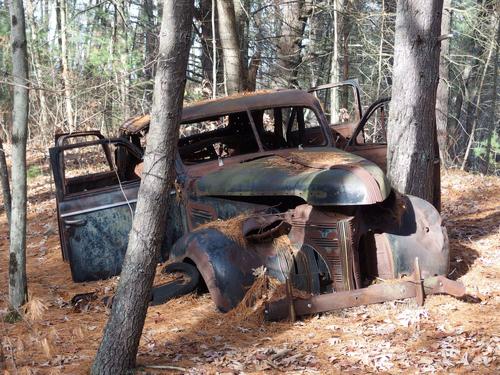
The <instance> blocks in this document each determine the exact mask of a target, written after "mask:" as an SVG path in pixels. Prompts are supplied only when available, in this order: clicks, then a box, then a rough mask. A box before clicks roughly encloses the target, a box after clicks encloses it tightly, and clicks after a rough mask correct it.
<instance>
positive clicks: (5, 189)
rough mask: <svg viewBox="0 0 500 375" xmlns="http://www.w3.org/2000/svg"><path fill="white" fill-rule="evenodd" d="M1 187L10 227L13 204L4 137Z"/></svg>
mask: <svg viewBox="0 0 500 375" xmlns="http://www.w3.org/2000/svg"><path fill="white" fill-rule="evenodd" d="M0 185H2V197H3V208H4V210H5V215H6V216H7V221H8V223H9V226H10V218H11V214H10V213H11V207H12V203H11V195H10V183H9V169H8V168H7V160H6V158H5V150H4V149H3V143H2V137H0Z"/></svg>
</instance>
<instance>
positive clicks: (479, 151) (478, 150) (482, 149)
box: [473, 132, 500, 164]
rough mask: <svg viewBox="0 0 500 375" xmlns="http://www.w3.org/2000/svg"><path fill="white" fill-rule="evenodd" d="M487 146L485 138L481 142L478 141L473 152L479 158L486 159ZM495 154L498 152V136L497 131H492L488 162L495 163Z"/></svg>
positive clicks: (499, 143) (499, 147) (499, 150)
mask: <svg viewBox="0 0 500 375" xmlns="http://www.w3.org/2000/svg"><path fill="white" fill-rule="evenodd" d="M487 147H488V140H487V139H485V140H483V141H482V142H480V143H479V144H478V145H477V146H476V147H475V148H474V149H473V153H474V156H475V157H476V158H481V159H483V160H486V157H487V155H486V151H487ZM495 154H500V136H499V135H498V133H496V132H495V133H494V134H493V136H492V138H491V150H490V155H489V157H490V162H493V164H494V163H495V159H494V156H495Z"/></svg>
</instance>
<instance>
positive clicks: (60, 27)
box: [56, 0, 75, 132]
mask: <svg viewBox="0 0 500 375" xmlns="http://www.w3.org/2000/svg"><path fill="white" fill-rule="evenodd" d="M56 15H57V31H58V34H59V48H60V53H61V56H60V60H61V76H62V79H63V91H64V104H65V110H66V123H67V125H68V130H69V131H70V132H72V131H74V130H75V124H74V117H73V116H74V114H73V104H72V102H71V88H70V87H71V84H70V79H69V68H68V43H67V40H66V33H67V30H66V19H67V15H66V0H57V2H56Z"/></svg>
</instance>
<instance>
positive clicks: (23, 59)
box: [9, 0, 28, 310]
mask: <svg viewBox="0 0 500 375" xmlns="http://www.w3.org/2000/svg"><path fill="white" fill-rule="evenodd" d="M10 26H11V45H12V76H13V81H14V85H15V86H14V88H13V93H14V99H13V109H12V212H11V222H10V254H9V255H10V258H9V301H10V304H11V306H12V308H14V309H16V310H17V309H19V308H20V307H21V306H22V305H24V304H25V303H26V301H27V299H28V286H27V280H26V138H27V135H28V89H27V88H26V86H27V85H28V53H27V43H26V27H25V22H24V8H23V2H22V0H11V2H10Z"/></svg>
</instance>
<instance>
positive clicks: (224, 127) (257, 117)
mask: <svg viewBox="0 0 500 375" xmlns="http://www.w3.org/2000/svg"><path fill="white" fill-rule="evenodd" d="M250 113H251V116H252V120H253V123H254V124H255V128H256V132H257V133H254V131H253V129H252V123H251V122H250V119H249V117H248V112H246V111H244V112H237V113H232V114H226V115H220V116H214V117H210V118H205V119H200V120H195V121H191V122H188V123H182V124H181V125H180V130H179V132H180V133H179V143H178V146H179V147H178V149H179V154H180V157H181V159H182V162H183V163H184V164H185V165H192V164H198V163H203V162H207V161H211V160H217V159H223V158H227V157H230V156H236V155H245V154H252V153H256V152H259V150H260V149H259V142H258V141H257V139H256V134H257V135H258V137H259V140H260V143H261V144H262V147H263V149H264V151H272V150H278V149H286V148H306V147H320V146H326V145H327V139H326V137H325V134H324V132H323V127H322V126H321V123H320V121H319V119H318V117H317V116H316V113H315V112H314V111H313V110H311V109H309V108H304V107H279V108H269V109H262V110H253V111H251V112H250Z"/></svg>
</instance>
